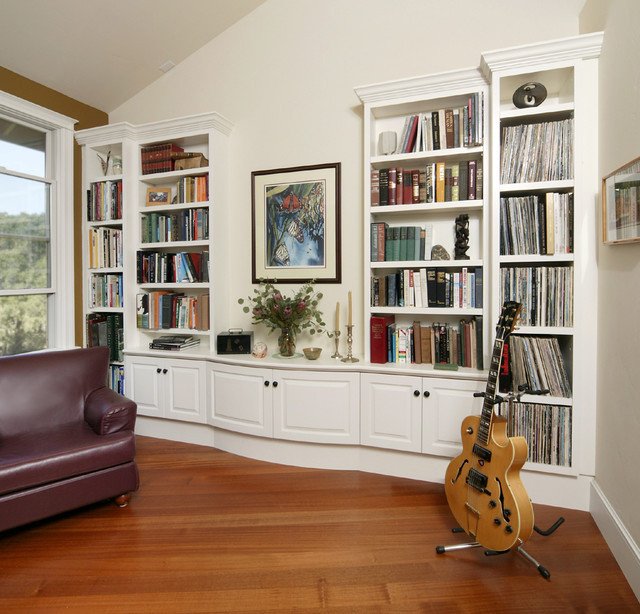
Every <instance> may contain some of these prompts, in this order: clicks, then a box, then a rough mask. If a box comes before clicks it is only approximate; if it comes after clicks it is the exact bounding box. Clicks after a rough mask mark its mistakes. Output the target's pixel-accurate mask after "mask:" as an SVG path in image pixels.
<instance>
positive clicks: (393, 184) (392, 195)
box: [388, 168, 398, 205]
mask: <svg viewBox="0 0 640 614" xmlns="http://www.w3.org/2000/svg"><path fill="white" fill-rule="evenodd" d="M388 173H389V205H395V204H396V192H397V189H398V183H397V181H396V178H397V176H398V171H397V169H396V168H390V169H388Z"/></svg>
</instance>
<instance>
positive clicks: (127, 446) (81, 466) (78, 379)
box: [0, 347, 138, 531]
mask: <svg viewBox="0 0 640 614" xmlns="http://www.w3.org/2000/svg"><path fill="white" fill-rule="evenodd" d="M108 360H109V351H108V349H107V348H105V347H95V348H89V349H77V350H64V351H55V352H41V353H35V354H23V355H19V356H6V357H0V531H4V530H5V529H9V528H12V527H16V526H19V525H23V524H26V523H29V522H33V521H35V520H40V519H42V518H46V517H48V516H52V515H54V514H59V513H60V512H65V511H68V510H71V509H75V508H77V507H81V506H83V505H87V504H89V503H95V502H96V501H101V500H103V499H110V498H114V499H115V500H116V503H118V504H119V505H126V504H127V502H128V500H129V497H130V493H131V492H133V491H135V490H137V488H138V468H137V466H136V463H135V440H134V433H133V428H134V425H135V420H136V404H135V403H134V402H133V401H131V400H129V399H127V398H125V397H123V396H121V395H119V394H117V393H116V392H114V391H113V390H111V389H110V388H108V387H107V386H106V381H107V369H108Z"/></svg>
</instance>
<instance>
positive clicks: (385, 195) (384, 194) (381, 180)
mask: <svg viewBox="0 0 640 614" xmlns="http://www.w3.org/2000/svg"><path fill="white" fill-rule="evenodd" d="M378 185H379V188H380V206H381V207H386V206H387V205H388V204H389V169H388V168H381V169H380V171H379V173H378Z"/></svg>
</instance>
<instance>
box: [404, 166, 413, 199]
mask: <svg viewBox="0 0 640 614" xmlns="http://www.w3.org/2000/svg"><path fill="white" fill-rule="evenodd" d="M402 202H403V203H404V204H405V205H410V204H411V203H412V202H413V171H412V170H409V169H407V170H405V171H404V173H403V175H402Z"/></svg>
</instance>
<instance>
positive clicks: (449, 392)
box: [422, 378, 486, 456]
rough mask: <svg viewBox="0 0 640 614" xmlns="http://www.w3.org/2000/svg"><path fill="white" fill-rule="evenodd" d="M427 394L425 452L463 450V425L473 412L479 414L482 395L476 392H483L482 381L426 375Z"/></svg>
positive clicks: (424, 412) (438, 452)
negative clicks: (477, 395)
mask: <svg viewBox="0 0 640 614" xmlns="http://www.w3.org/2000/svg"><path fill="white" fill-rule="evenodd" d="M423 386H424V390H425V392H428V393H429V394H428V396H426V395H425V396H424V397H423V405H422V407H423V411H422V425H423V428H422V451H423V452H426V453H427V454H437V455H440V456H456V455H457V454H459V453H460V451H461V450H462V445H461V440H460V425H461V424H462V420H463V419H464V418H466V417H467V416H470V415H472V414H480V412H481V410H482V401H483V399H482V398H476V397H474V396H473V393H474V392H481V391H484V389H485V386H486V383H485V382H482V381H470V380H454V379H445V378H424V380H423Z"/></svg>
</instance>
